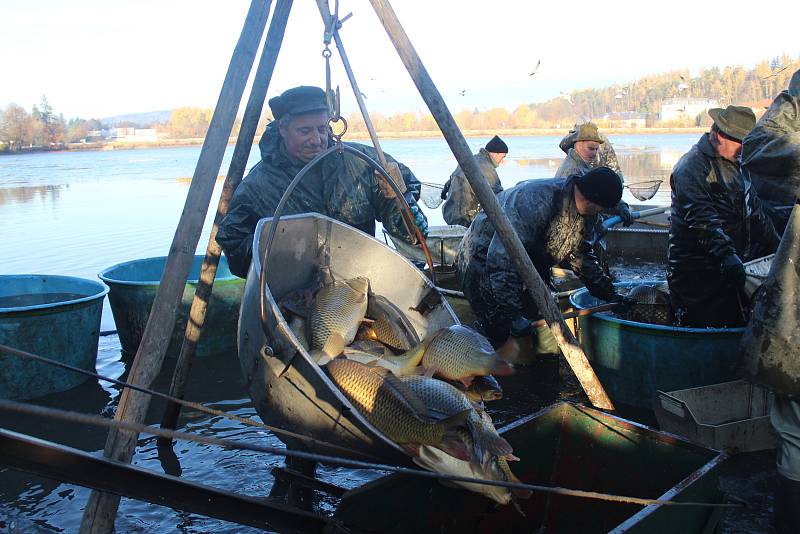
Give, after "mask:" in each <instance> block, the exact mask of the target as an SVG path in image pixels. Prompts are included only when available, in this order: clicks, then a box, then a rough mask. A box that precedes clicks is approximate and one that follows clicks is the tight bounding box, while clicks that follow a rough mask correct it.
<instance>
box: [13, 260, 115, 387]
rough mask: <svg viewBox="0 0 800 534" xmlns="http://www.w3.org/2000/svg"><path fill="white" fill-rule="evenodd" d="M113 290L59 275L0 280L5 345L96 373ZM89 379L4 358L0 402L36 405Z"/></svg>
mask: <svg viewBox="0 0 800 534" xmlns="http://www.w3.org/2000/svg"><path fill="white" fill-rule="evenodd" d="M106 293H108V288H107V287H106V286H105V285H103V284H102V283H100V282H96V281H94V280H84V279H83V278H75V277H71V276H56V275H39V274H32V275H16V274H12V275H2V276H0V344H3V345H8V346H10V347H13V348H15V349H19V350H24V351H26V352H31V353H33V354H36V355H39V356H44V357H46V358H50V359H53V360H57V361H59V362H63V363H67V364H69V365H73V366H75V367H80V368H81V369H86V370H88V371H94V370H95V362H96V361H97V343H98V338H99V335H100V315H101V314H102V312H103V297H105V294H106ZM86 379H87V377H86V376H85V375H81V374H78V373H75V372H73V371H68V370H65V369H59V368H57V367H53V366H51V365H47V364H44V363H40V362H35V361H32V360H26V359H23V358H21V357H19V356H13V355H10V354H0V398H4V399H32V398H34V397H41V396H42V395H48V394H51V393H56V392H59V391H66V390H68V389H71V388H73V387H75V386H77V385H79V384H81V383H82V382H84V381H85V380H86Z"/></svg>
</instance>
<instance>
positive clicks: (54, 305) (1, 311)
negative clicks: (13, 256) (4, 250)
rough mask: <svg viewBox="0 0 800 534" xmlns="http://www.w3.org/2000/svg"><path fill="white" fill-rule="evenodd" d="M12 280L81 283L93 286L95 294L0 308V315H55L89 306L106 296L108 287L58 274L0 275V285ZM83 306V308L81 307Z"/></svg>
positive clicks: (84, 279)
mask: <svg viewBox="0 0 800 534" xmlns="http://www.w3.org/2000/svg"><path fill="white" fill-rule="evenodd" d="M12 278H13V279H14V280H21V279H22V280H26V279H27V280H32V279H42V278H44V279H51V280H53V279H54V280H60V281H65V282H73V283H74V282H76V281H77V282H81V283H82V284H86V285H89V286H93V287H94V288H95V289H96V290H98V291H96V292H95V293H93V294H91V295H87V296H85V297H81V298H77V299H70V300H62V301H58V302H48V303H47V304H32V305H30V306H15V307H13V308H0V315H7V316H8V315H15V314H20V315H21V314H25V315H45V314H48V313H55V312H60V311H63V309H64V308H67V307H70V308H72V307H75V308H83V307H85V306H88V305H90V304H91V303H92V302H93V301H95V300H98V299H99V300H102V299H104V298H105V296H106V295H107V294H108V290H109V288H108V286H107V285H106V284H105V283H103V282H104V281H103V282H98V281H97V280H91V279H88V278H80V277H78V276H66V275H60V274H1V275H0V284H2V283H3V280H4V279H5V280H8V279H12ZM82 305H83V306H82Z"/></svg>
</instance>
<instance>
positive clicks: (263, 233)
mask: <svg viewBox="0 0 800 534" xmlns="http://www.w3.org/2000/svg"><path fill="white" fill-rule="evenodd" d="M271 224H272V219H262V220H261V221H259V223H258V226H257V227H256V232H255V238H254V241H253V249H254V250H255V251H257V253H256V254H254V256H253V262H252V264H251V266H250V271H249V272H248V276H247V283H246V285H245V290H244V296H243V298H242V308H241V314H240V317H241V320H240V321H239V362H240V363H241V366H242V372H243V374H244V376H245V379H246V381H247V386H248V389H249V392H250V397H251V398H252V400H253V404H254V406H255V408H256V411H257V412H258V414H259V415H260V416H261V418H262V419H263V420H264V422H265V423H267V424H270V425H274V426H277V427H280V428H283V429H286V430H289V431H293V432H297V433H301V434H303V435H305V436H308V437H311V438H313V439H314V440H319V441H318V442H317V443H314V444H309V443H308V442H304V441H300V440H297V439H295V438H290V437H285V436H283V437H281V439H282V440H283V441H284V442H285V443H286V444H287V446H289V447H292V448H299V449H305V450H310V451H313V452H319V453H325V454H336V455H342V454H344V453H343V450H342V449H340V448H339V447H344V448H345V449H347V450H349V451H351V456H353V457H355V458H358V459H364V455H367V456H369V457H371V458H373V459H380V460H381V461H392V462H400V463H405V462H408V456H407V455H406V453H405V452H404V451H403V450H402V449H401V448H400V447H398V446H397V445H396V444H395V443H394V442H392V441H391V440H389V439H388V438H386V437H385V436H384V435H383V434H381V433H380V432H379V431H378V430H377V429H376V428H374V427H373V426H372V425H371V424H370V423H368V422H367V420H366V419H364V417H363V416H361V414H359V413H358V411H357V410H356V409H355V408H353V406H352V405H351V404H350V402H349V401H348V400H347V399H346V398H345V397H344V396H343V395H342V393H341V392H340V391H339V390H338V389H337V388H336V386H335V385H334V384H333V383H332V382H331V380H330V379H329V378H328V376H327V375H326V374H325V372H324V371H323V369H322V368H320V367H319V366H318V365H317V364H316V363H315V361H314V360H313V359H312V358H311V356H310V355H309V353H308V352H307V351H306V350H305V349H304V348H303V347H302V345H301V344H300V342H299V341H298V340H297V338H296V337H295V335H294V334H293V333H292V331H291V329H290V328H289V325H288V324H287V321H286V318H285V317H284V316H283V314H282V313H281V310H280V309H279V306H278V301H279V300H280V298H281V297H282V296H283V295H285V294H287V293H288V292H290V291H292V290H294V289H298V288H302V287H306V286H308V285H309V284H311V282H312V281H313V280H314V279H315V278H316V276H317V272H318V270H319V267H320V266H323V265H325V266H329V267H330V268H331V271H332V272H333V274H334V276H336V277H338V278H341V279H346V278H352V277H356V276H365V277H367V278H369V280H370V287H371V290H372V291H373V292H374V293H376V294H380V295H383V296H384V297H386V298H387V299H389V301H391V302H393V303H394V304H395V305H397V306H398V307H399V308H400V309H401V310H404V311H406V315H407V316H408V319H409V321H410V322H411V324H412V326H413V327H414V329H415V330H416V332H417V334H418V335H419V336H420V338H424V337H425V336H426V335H427V334H428V333H430V332H433V331H435V330H437V329H439V328H442V327H445V326H448V325H451V324H454V323H457V322H458V320H457V318H456V316H455V314H454V313H453V310H452V309H451V308H450V306H449V305H448V304H447V302H445V301H444V300H443V299H442V298H441V295H440V294H439V293H438V291H437V290H436V289H435V287H434V286H433V284H432V283H431V282H430V281H429V280H428V279H427V278H426V277H425V276H424V275H423V274H422V272H421V271H420V270H418V269H417V268H416V267H415V266H414V265H413V264H412V263H411V262H410V261H408V260H407V259H406V258H404V257H403V256H401V255H400V254H398V253H397V252H395V251H394V250H392V249H391V248H389V247H388V246H386V245H384V244H382V243H381V242H379V241H377V240H376V239H373V238H372V237H370V236H368V235H366V234H364V233H362V232H360V231H358V230H356V229H354V228H352V227H350V226H347V225H345V224H342V223H340V222H338V221H336V220H334V219H331V218H328V217H325V216H323V215H319V214H302V215H293V216H287V217H283V218H281V220H280V222H279V223H278V224H279V226H278V229H277V233H276V234H275V239H274V243H273V244H272V248H271V250H270V251H269V261H268V264H267V282H268V284H267V286H266V291H265V294H264V295H263V297H264V299H265V313H264V317H263V318H262V317H261V297H260V274H261V270H262V262H263V261H264V257H265V241H266V239H267V234H268V230H269V227H270V225H271ZM262 319H263V324H262ZM320 442H326V443H320ZM328 444H333V445H335V446H337V447H335V448H332V447H330V446H329V445H328Z"/></svg>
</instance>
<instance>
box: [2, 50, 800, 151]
mask: <svg viewBox="0 0 800 534" xmlns="http://www.w3.org/2000/svg"><path fill="white" fill-rule="evenodd" d="M798 69H800V57H797V58H793V57H790V56H787V55H784V56H781V57H774V58H772V59H770V60H763V61H760V62H759V63H757V64H756V65H755V66H754V67H753V68H752V69H745V68H744V67H742V66H728V67H724V68H719V67H713V68H709V69H702V70H701V71H700V72H699V73H698V74H697V75H696V76H691V75H690V73H689V71H688V69H683V70H674V71H670V72H665V73H660V74H653V75H649V76H645V77H643V78H640V79H638V80H636V81H633V82H631V83H628V84H617V85H612V86H609V87H604V88H600V89H583V90H577V91H573V92H572V93H570V94H564V93H562V95H561V96H559V97H557V98H552V99H550V100H547V101H546V102H539V103H532V104H522V105H520V106H517V107H516V108H515V109H513V110H508V109H506V108H503V107H493V108H490V109H485V110H480V109H477V108H476V109H471V110H470V109H465V110H462V111H460V112H458V113H456V114H455V119H456V122H457V123H458V125H459V127H460V128H461V129H463V130H515V129H538V128H543V129H548V128H565V127H568V126H571V125H572V124H573V123H574V122H575V121H576V120H577V119H578V118H580V117H589V118H592V119H593V120H594V121H595V122H597V123H598V124H599V125H600V126H607V125H608V124H609V123H608V121H607V120H606V119H604V117H605V116H608V115H609V114H614V113H617V112H628V113H637V114H646V115H647V117H648V124H647V125H648V126H665V127H673V126H705V125H707V124H708V118H707V117H705V116H704V114H701V115H699V116H697V117H686V118H683V119H680V120H678V121H673V122H671V123H669V124H664V123H660V122H659V121H658V113H659V112H660V111H661V103H662V102H663V101H664V100H665V99H668V98H708V99H714V100H717V101H718V102H719V104H720V105H721V106H726V105H728V104H744V105H753V106H757V105H760V103H761V102H762V101H765V100H770V99H772V98H774V97H775V95H777V94H778V93H779V92H780V91H782V90H783V89H785V88H786V87H787V86H788V83H789V79H790V78H791V76H792V74H793V73H794V72H795V71H796V70H798ZM212 115H213V109H210V108H199V107H182V108H178V109H175V110H173V111H172V113H171V116H170V119H169V120H168V121H166V122H163V123H152V124H147V125H134V124H118V125H116V126H136V127H150V128H155V129H156V130H157V131H158V134H159V136H161V137H168V138H173V139H189V138H202V137H204V136H205V134H206V132H207V131H208V127H209V124H210V123H211V117H212ZM371 119H372V122H373V124H374V125H375V128H376V129H377V130H378V131H383V132H414V131H435V130H436V129H437V128H436V123H435V122H434V120H433V117H431V115H430V114H429V113H427V112H425V113H423V112H418V111H412V112H401V113H394V114H391V115H384V114H381V113H373V114H372V115H371ZM271 120H272V116H271V115H270V113H269V111H268V110H265V112H264V114H263V115H262V116H261V120H260V122H259V127H258V132H259V133H260V132H263V130H264V127H265V126H266V124H267V123H269V122H270V121H271ZM347 122H348V127H349V130H350V131H351V132H357V133H363V132H366V126H365V124H364V120H363V118H362V117H361V116H360V114H358V113H352V114H350V115H349V116H348V117H347ZM104 128H105V125H103V124H102V123H101V122H100V121H98V120H96V119H89V120H84V119H80V118H74V119H70V120H69V121H66V120H65V119H64V116H63V114H60V113H59V114H57V113H56V112H55V111H54V109H53V107H52V106H51V105H50V103H49V102H48V100H47V98H46V97H44V96H43V97H42V98H41V100H40V102H39V103H38V104H36V105H34V106H33V108H32V109H31V111H30V112H28V111H27V110H25V109H24V108H23V107H22V106H19V105H18V104H9V105H8V106H6V107H5V109H0V150H20V149H23V148H26V147H42V148H61V147H63V146H64V144H65V143H75V142H80V141H82V140H84V139H86V137H87V135H88V134H89V132H90V131H92V130H102V129H104ZM238 130H239V121H238V120H237V121H236V124H235V125H234V131H233V135H237V134H238Z"/></svg>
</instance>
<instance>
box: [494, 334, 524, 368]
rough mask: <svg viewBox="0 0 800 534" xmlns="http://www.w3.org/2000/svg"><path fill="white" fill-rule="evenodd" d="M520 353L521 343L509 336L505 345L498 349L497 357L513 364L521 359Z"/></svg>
mask: <svg viewBox="0 0 800 534" xmlns="http://www.w3.org/2000/svg"><path fill="white" fill-rule="evenodd" d="M519 351H520V347H519V342H518V341H517V340H516V339H514V338H513V337H510V336H509V338H508V339H506V342H505V343H503V345H502V346H501V347H500V348H499V349H497V355H498V356H499V357H500V358H502V359H503V360H505V361H507V362H511V363H513V362H515V361H516V360H517V358H518V357H519Z"/></svg>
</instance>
